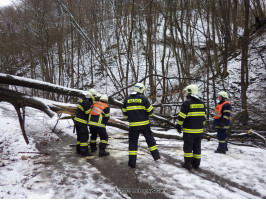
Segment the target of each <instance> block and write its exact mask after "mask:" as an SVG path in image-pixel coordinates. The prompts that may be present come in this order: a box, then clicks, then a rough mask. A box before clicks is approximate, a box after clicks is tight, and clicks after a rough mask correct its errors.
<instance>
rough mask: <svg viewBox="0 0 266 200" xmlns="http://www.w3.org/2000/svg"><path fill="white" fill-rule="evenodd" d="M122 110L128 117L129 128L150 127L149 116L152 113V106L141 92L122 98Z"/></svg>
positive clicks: (142, 128)
mask: <svg viewBox="0 0 266 200" xmlns="http://www.w3.org/2000/svg"><path fill="white" fill-rule="evenodd" d="M122 112H123V114H124V116H125V118H127V119H128V121H129V128H130V129H131V130H144V129H146V128H148V127H150V120H149V117H150V116H152V115H153V106H152V105H151V104H150V102H149V100H148V99H147V98H146V97H145V96H144V95H143V94H140V93H132V94H130V96H129V97H127V98H126V99H125V100H124V104H123V108H122Z"/></svg>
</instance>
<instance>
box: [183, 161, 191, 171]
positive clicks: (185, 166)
mask: <svg viewBox="0 0 266 200" xmlns="http://www.w3.org/2000/svg"><path fill="white" fill-rule="evenodd" d="M182 167H184V168H186V169H187V170H189V171H190V170H192V165H191V164H186V163H183V164H182Z"/></svg>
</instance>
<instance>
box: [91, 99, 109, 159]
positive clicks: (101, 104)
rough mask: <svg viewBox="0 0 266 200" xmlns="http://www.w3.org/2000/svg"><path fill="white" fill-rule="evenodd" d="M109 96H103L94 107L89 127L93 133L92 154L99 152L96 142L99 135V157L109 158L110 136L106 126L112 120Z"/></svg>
mask: <svg viewBox="0 0 266 200" xmlns="http://www.w3.org/2000/svg"><path fill="white" fill-rule="evenodd" d="M107 103H108V96H107V95H102V96H101V97H100V101H97V102H95V103H94V104H93V105H92V108H91V112H90V114H89V118H88V119H89V120H88V121H89V123H88V124H89V126H90V132H91V140H90V147H91V152H95V151H96V150H97V147H96V140H97V134H99V136H100V144H99V157H103V156H108V155H109V152H106V151H105V148H106V145H107V143H108V135H107V132H106V127H105V126H106V124H107V122H108V120H109V118H110V108H109V106H108V104H107Z"/></svg>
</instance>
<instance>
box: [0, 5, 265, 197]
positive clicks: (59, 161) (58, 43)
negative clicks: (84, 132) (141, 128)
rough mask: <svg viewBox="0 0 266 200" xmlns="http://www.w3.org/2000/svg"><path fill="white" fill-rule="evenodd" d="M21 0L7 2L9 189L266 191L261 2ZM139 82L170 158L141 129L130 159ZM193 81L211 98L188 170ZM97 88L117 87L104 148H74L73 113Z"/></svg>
mask: <svg viewBox="0 0 266 200" xmlns="http://www.w3.org/2000/svg"><path fill="white" fill-rule="evenodd" d="M1 1H2V0H0V2H1ZM12 2H13V3H12V5H10V6H6V7H0V199H40V198H44V199H130V198H133V199H134V198H137V199H169V198H170V199H257V198H261V199H265V198H266V190H265V188H266V179H265V175H264V174H265V173H266V162H265V161H266V154H265V141H266V139H265V136H266V120H265V116H266V105H265V100H266V98H265V90H266V51H265V50H266V3H265V1H264V0H12ZM138 82H141V83H143V84H144V85H145V86H146V88H147V90H146V91H145V93H144V94H145V96H146V97H147V98H148V100H149V101H150V102H151V104H152V105H153V108H154V115H153V116H152V117H151V118H150V122H151V131H152V135H153V136H154V137H155V139H156V145H157V147H158V150H159V152H160V156H161V158H160V159H159V160H157V161H154V160H153V158H152V157H151V155H150V150H149V148H148V146H147V143H146V140H145V138H144V137H143V135H141V136H140V137H139V141H138V159H137V167H136V168H130V167H129V166H128V157H129V152H128V150H129V137H128V129H129V128H128V122H127V121H126V120H125V118H124V116H123V114H122V111H121V108H122V104H123V100H124V99H125V98H126V97H127V96H128V95H129V94H130V93H131V92H132V88H133V87H132V86H134V85H135V84H136V83H138ZM189 84H196V85H197V86H198V87H199V96H200V98H201V99H202V100H203V101H204V103H205V105H206V108H207V121H206V125H205V127H204V134H203V138H202V140H201V164H200V168H199V169H192V170H191V171H188V170H187V169H185V168H183V167H182V164H183V161H184V141H183V136H184V134H183V133H178V132H177V130H176V127H175V125H176V119H177V115H178V113H179V112H180V108H181V105H182V104H183V102H184V101H185V100H186V95H185V92H184V88H185V87H186V86H187V85H189ZM91 88H94V89H96V90H97V91H98V97H100V96H101V95H102V94H106V95H108V97H109V102H108V103H109V106H110V119H109V121H108V123H107V126H106V131H107V133H108V145H107V147H106V149H107V151H108V152H109V153H110V155H109V156H105V157H99V154H98V151H96V152H94V153H92V156H87V157H81V156H80V155H79V154H76V144H77V143H76V142H77V134H76V132H75V129H74V123H73V118H74V116H75V113H76V108H77V103H78V101H79V99H80V98H81V97H83V96H84V93H85V92H87V91H88V90H89V89H91ZM221 90H225V91H227V92H228V94H229V101H230V102H231V103H232V107H233V109H232V118H231V125H230V128H229V129H228V131H227V136H228V137H227V141H226V142H227V143H228V151H226V153H225V154H223V153H222V154H220V153H215V151H216V150H217V145H219V140H218V138H217V132H216V131H215V130H213V129H211V125H212V121H213V116H214V108H215V105H216V104H217V103H218V101H219V100H218V98H217V97H218V92H220V91H221ZM21 132H22V135H21ZM90 139H91V137H90ZM25 142H26V143H25ZM97 142H98V144H99V142H100V138H98V139H97ZM7 177H8V178H7Z"/></svg>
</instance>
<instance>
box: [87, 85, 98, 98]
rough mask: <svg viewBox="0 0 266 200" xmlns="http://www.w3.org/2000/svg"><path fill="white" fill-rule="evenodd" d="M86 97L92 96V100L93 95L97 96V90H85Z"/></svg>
mask: <svg viewBox="0 0 266 200" xmlns="http://www.w3.org/2000/svg"><path fill="white" fill-rule="evenodd" d="M85 97H86V98H92V99H93V100H94V99H95V97H97V91H96V90H95V89H93V88H92V89H89V91H88V92H87V94H86V95H85Z"/></svg>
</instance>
